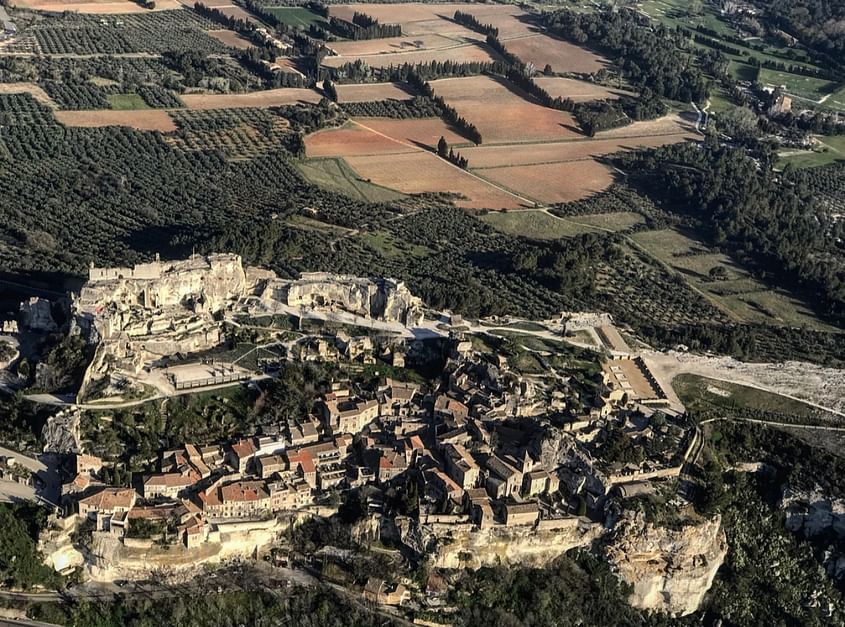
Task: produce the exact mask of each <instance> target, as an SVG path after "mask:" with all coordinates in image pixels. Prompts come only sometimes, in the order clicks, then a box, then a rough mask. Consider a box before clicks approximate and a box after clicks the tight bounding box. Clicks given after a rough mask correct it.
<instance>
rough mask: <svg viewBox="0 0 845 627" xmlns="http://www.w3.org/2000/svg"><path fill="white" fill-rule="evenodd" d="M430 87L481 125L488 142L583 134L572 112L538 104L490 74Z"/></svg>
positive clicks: (432, 83) (480, 128) (525, 140)
mask: <svg viewBox="0 0 845 627" xmlns="http://www.w3.org/2000/svg"><path fill="white" fill-rule="evenodd" d="M431 86H432V88H433V89H434V93H435V94H437V95H438V96H442V97H443V98H444V99H445V100H446V102H447V103H449V104H450V105H451V106H452V107H454V108H455V109H456V110H457V112H458V114H459V115H462V116H464V117H465V118H467V119H468V120H471V121H472V123H473V124H475V126H476V127H478V130H479V131H480V132H481V136H482V138H483V140H484V143H486V144H491V143H500V142H531V141H551V140H555V139H557V140H560V139H565V138H571V137H578V136H582V135H583V134H582V133H581V131H580V130H578V128H577V124H576V122H575V120H574V119H573V117H572V116H571V115H570V114H569V113H567V112H565V111H557V110H555V109H550V108H548V107H543V106H540V105H538V104H535V103H534V102H531V101H530V100H528V99H527V97H526V96H525V94H523V93H522V92H521V91H519V90H517V89H516V88H513V87H511V86H510V85H509V84H507V83H505V82H504V81H502V80H498V79H496V78H493V77H490V76H475V77H471V78H445V79H440V80H436V81H431Z"/></svg>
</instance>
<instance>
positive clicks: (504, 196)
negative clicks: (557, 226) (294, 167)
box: [346, 151, 526, 209]
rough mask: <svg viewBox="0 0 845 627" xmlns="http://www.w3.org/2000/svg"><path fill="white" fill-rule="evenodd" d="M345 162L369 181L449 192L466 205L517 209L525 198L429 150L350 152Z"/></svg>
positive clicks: (404, 188) (412, 189) (405, 189)
mask: <svg viewBox="0 0 845 627" xmlns="http://www.w3.org/2000/svg"><path fill="white" fill-rule="evenodd" d="M346 162H347V163H348V164H349V165H350V166H351V167H352V169H353V170H354V171H355V172H357V173H358V174H359V175H360V176H361V178H363V179H364V180H366V181H368V182H372V183H375V184H376V185H382V186H384V187H388V188H390V189H395V190H398V191H400V192H403V193H406V194H420V193H423V192H448V193H452V194H455V195H456V196H457V197H458V198H457V200H456V201H455V204H456V205H457V206H459V207H463V208H467V209H482V208H489V209H516V208H518V207H521V206H524V205H525V204H526V202H525V201H524V200H523V199H521V198H519V197H518V196H516V195H514V194H510V193H508V192H507V191H505V190H502V189H497V188H496V187H494V186H492V185H489V184H488V183H486V182H484V181H481V180H478V179H477V178H475V177H474V176H472V175H471V174H469V173H467V172H464V171H463V170H460V169H459V168H457V167H455V166H453V165H451V164H449V163H447V162H446V161H445V160H443V159H441V158H439V157H438V156H437V155H435V154H432V153H428V152H422V151H417V152H412V153H401V154H390V155H365V156H351V157H347V158H346Z"/></svg>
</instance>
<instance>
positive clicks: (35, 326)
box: [21, 296, 59, 333]
mask: <svg viewBox="0 0 845 627" xmlns="http://www.w3.org/2000/svg"><path fill="white" fill-rule="evenodd" d="M50 310H51V306H50V301H49V300H45V299H43V298H38V297H37V296H33V297H32V298H30V299H29V300H25V301H24V302H22V303H21V316H22V318H23V326H24V327H26V328H27V329H29V330H30V331H45V332H47V333H52V332H53V331H56V330H58V328H59V327H58V325H57V324H56V321H55V320H53V314H52V312H51V311H50Z"/></svg>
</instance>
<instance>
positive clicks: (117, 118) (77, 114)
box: [56, 109, 176, 133]
mask: <svg viewBox="0 0 845 627" xmlns="http://www.w3.org/2000/svg"><path fill="white" fill-rule="evenodd" d="M56 119H57V120H58V121H59V122H61V123H62V124H64V125H65V126H81V127H85V128H99V127H103V126H128V127H131V128H134V129H137V130H139V131H160V132H162V133H169V132H171V131H175V130H176V125H175V124H174V122H173V119H172V118H171V117H170V116H169V115H168V114H167V112H166V111H163V110H161V109H142V110H136V111H132V110H126V111H120V110H111V109H101V110H94V111H56Z"/></svg>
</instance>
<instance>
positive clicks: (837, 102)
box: [821, 85, 845, 111]
mask: <svg viewBox="0 0 845 627" xmlns="http://www.w3.org/2000/svg"><path fill="white" fill-rule="evenodd" d="M821 101H822V102H823V103H824V105H825V106H826V107H830V108H831V109H839V110H841V111H845V85H840V87H839V88H838V89H837V90H836V91H834V92H833V93H831V94H828V95H826V96H824V97H823V98H822V100H821Z"/></svg>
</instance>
